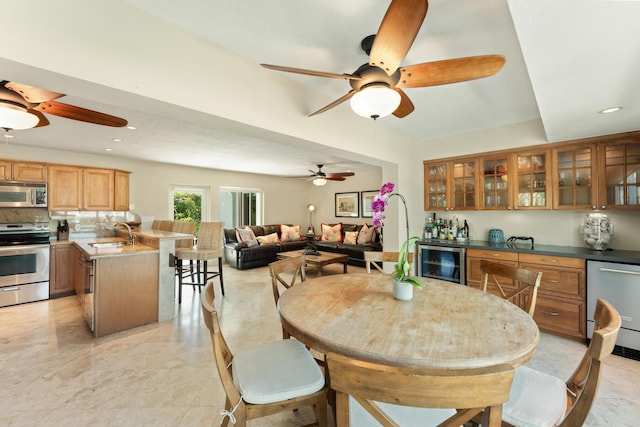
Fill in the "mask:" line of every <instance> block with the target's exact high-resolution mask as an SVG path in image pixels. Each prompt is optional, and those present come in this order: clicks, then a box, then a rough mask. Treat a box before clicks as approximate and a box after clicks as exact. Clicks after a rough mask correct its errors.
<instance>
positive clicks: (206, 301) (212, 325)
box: [200, 282, 241, 402]
mask: <svg viewBox="0 0 640 427" xmlns="http://www.w3.org/2000/svg"><path fill="white" fill-rule="evenodd" d="M200 305H201V306H202V317H203V318H204V323H205V324H206V325H207V328H208V329H209V335H210V337H211V345H212V347H213V356H214V359H215V363H216V368H217V370H218V374H219V375H220V381H221V382H222V387H223V388H224V391H225V393H226V394H227V399H228V400H229V401H231V402H238V401H240V397H241V395H240V392H239V391H238V389H237V388H236V386H235V385H234V383H233V375H232V371H231V362H232V361H233V353H231V350H230V349H229V346H228V345H227V342H226V340H225V339H224V336H223V335H222V330H221V329H220V321H219V320H218V312H217V311H216V309H215V295H214V290H213V282H209V283H207V284H206V286H205V287H204V290H203V291H202V294H201V296H200Z"/></svg>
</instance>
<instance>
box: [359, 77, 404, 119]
mask: <svg viewBox="0 0 640 427" xmlns="http://www.w3.org/2000/svg"><path fill="white" fill-rule="evenodd" d="M400 100H401V99H400V94H399V93H398V92H396V91H395V90H393V89H391V88H389V86H387V85H386V84H384V83H374V84H371V85H367V86H365V87H363V88H362V89H361V90H360V91H358V92H357V93H356V94H355V95H353V96H352V97H351V101H350V103H351V109H352V110H353V112H354V113H356V114H357V115H359V116H362V117H366V118H372V119H374V120H375V119H377V118H379V117H385V116H388V115H389V114H391V113H393V112H394V111H396V109H397V108H398V106H399V105H400Z"/></svg>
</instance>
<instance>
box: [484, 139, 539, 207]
mask: <svg viewBox="0 0 640 427" xmlns="http://www.w3.org/2000/svg"><path fill="white" fill-rule="evenodd" d="M550 159H551V156H550V151H549V150H533V151H524V152H516V153H505V154H502V153H496V154H491V155H486V156H483V157H482V158H481V160H480V162H481V165H482V172H481V178H480V191H481V197H480V209H486V210H491V209H550V208H551V194H550V192H549V188H550V186H549V183H550V179H549V178H550V170H551V168H550Z"/></svg>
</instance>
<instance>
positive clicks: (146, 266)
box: [52, 230, 193, 337]
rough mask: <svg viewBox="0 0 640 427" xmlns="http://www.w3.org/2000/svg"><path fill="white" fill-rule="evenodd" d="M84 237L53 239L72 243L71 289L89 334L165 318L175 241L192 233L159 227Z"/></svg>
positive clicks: (171, 307)
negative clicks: (74, 255)
mask: <svg viewBox="0 0 640 427" xmlns="http://www.w3.org/2000/svg"><path fill="white" fill-rule="evenodd" d="M134 234H135V236H136V243H135V244H131V242H130V241H129V239H128V235H127V233H124V234H122V233H121V232H120V230H116V236H115V237H87V238H82V239H73V240H71V241H69V242H52V244H53V245H61V244H73V245H74V246H75V247H76V249H77V263H76V272H75V285H76V286H75V291H76V295H77V296H78V300H79V301H80V304H81V305H82V308H83V312H84V316H85V319H86V320H87V323H88V324H89V326H90V328H91V330H92V331H93V334H94V336H96V337H99V336H103V335H107V334H110V333H113V332H117V331H121V330H125V329H130V328H134V327H136V326H141V325H145V324H148V323H153V322H162V321H165V320H170V319H172V318H173V317H174V313H175V270H174V267H173V262H172V258H173V253H174V251H175V241H176V240H179V239H184V238H189V237H193V236H191V235H187V234H182V233H173V232H166V231H158V230H142V231H135V232H134Z"/></svg>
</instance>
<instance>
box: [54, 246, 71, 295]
mask: <svg viewBox="0 0 640 427" xmlns="http://www.w3.org/2000/svg"><path fill="white" fill-rule="evenodd" d="M75 266H76V249H75V247H74V246H73V244H71V243H69V244H56V245H51V255H50V258H49V296H50V298H56V297H61V296H67V295H72V294H73V293H75Z"/></svg>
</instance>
